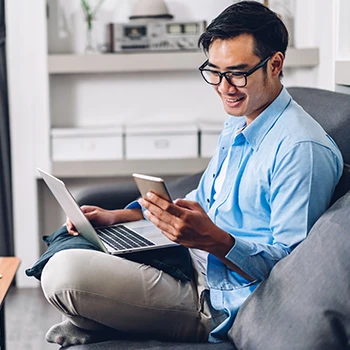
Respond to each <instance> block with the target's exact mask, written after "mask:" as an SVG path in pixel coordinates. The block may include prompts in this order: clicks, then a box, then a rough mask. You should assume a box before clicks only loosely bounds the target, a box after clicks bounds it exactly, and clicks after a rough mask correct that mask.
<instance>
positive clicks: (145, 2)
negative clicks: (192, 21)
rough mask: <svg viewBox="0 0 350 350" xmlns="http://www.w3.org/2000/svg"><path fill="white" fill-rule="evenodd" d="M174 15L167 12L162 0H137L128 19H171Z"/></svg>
mask: <svg viewBox="0 0 350 350" xmlns="http://www.w3.org/2000/svg"><path fill="white" fill-rule="evenodd" d="M173 18H174V16H173V15H171V14H170V13H169V10H168V7H167V5H166V3H165V1H164V0H138V2H137V3H136V4H135V6H134V8H133V11H132V15H131V16H130V17H129V19H130V20H139V19H141V20H143V21H145V20H151V21H154V20H157V19H161V20H171V19H173Z"/></svg>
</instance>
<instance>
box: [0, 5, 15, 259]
mask: <svg viewBox="0 0 350 350" xmlns="http://www.w3.org/2000/svg"><path fill="white" fill-rule="evenodd" d="M4 2H5V1H4V0H0V256H9V255H14V244H13V221H12V220H13V218H12V185H11V149H10V120H9V111H8V98H7V97H8V94H7V76H6V55H5V53H6V51H5V50H6V42H5V37H6V32H5V4H4Z"/></svg>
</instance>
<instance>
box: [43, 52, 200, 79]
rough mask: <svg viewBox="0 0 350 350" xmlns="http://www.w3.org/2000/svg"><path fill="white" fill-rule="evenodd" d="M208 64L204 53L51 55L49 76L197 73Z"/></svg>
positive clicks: (49, 58)
mask: <svg viewBox="0 0 350 350" xmlns="http://www.w3.org/2000/svg"><path fill="white" fill-rule="evenodd" d="M204 60H205V55H204V54H203V53H202V52H198V51H196V52H171V53H170V52H166V53H165V52H164V53H127V54H91V55H49V57H48V66H49V73H50V74H72V73H113V72H115V73H122V72H149V71H175V70H176V71H178V70H194V69H196V68H197V67H199V66H200V65H201V64H202V63H203V61H204Z"/></svg>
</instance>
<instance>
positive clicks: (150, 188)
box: [132, 174, 173, 202]
mask: <svg viewBox="0 0 350 350" xmlns="http://www.w3.org/2000/svg"><path fill="white" fill-rule="evenodd" d="M132 176H133V178H134V180H135V182H136V185H137V187H138V189H139V191H140V193H141V195H142V197H146V194H147V192H154V193H155V194H157V195H158V196H159V197H162V198H163V199H165V200H167V201H169V202H172V201H173V200H172V199H171V196H170V193H169V191H168V189H167V187H166V185H165V182H164V180H163V179H162V178H160V177H155V176H148V175H142V174H132Z"/></svg>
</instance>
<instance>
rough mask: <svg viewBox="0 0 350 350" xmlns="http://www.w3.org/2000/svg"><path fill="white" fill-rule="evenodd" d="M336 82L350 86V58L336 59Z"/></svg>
mask: <svg viewBox="0 0 350 350" xmlns="http://www.w3.org/2000/svg"><path fill="white" fill-rule="evenodd" d="M335 83H336V84H339V85H347V86H350V59H348V60H339V61H335Z"/></svg>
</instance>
